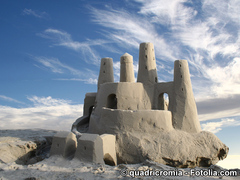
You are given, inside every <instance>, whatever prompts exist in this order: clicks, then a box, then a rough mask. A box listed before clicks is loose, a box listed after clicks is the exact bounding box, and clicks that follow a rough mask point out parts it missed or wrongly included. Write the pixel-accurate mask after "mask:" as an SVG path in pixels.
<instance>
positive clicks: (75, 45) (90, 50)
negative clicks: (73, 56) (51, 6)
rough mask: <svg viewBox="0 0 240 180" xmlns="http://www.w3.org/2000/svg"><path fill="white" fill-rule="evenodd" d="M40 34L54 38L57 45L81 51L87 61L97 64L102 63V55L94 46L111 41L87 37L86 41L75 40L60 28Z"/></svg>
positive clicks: (47, 37) (40, 34)
mask: <svg viewBox="0 0 240 180" xmlns="http://www.w3.org/2000/svg"><path fill="white" fill-rule="evenodd" d="M38 35H39V36H41V37H43V38H46V39H50V40H52V41H53V42H54V45H55V46H63V47H66V48H69V49H71V50H74V51H77V52H81V53H82V55H83V58H84V60H85V61H86V62H87V63H90V64H95V65H97V66H98V65H99V63H100V59H101V57H100V56H99V54H98V53H97V51H95V50H94V46H102V45H106V44H107V43H109V41H106V40H102V39H95V40H90V39H87V40H86V41H85V42H78V41H74V40H73V39H72V37H71V35H70V34H69V33H67V32H65V31H61V30H58V29H46V30H45V31H44V32H43V33H39V34H38Z"/></svg>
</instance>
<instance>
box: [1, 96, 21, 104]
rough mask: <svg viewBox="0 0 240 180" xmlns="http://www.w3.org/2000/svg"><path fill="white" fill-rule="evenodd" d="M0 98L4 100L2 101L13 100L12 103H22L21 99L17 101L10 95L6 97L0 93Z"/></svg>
mask: <svg viewBox="0 0 240 180" xmlns="http://www.w3.org/2000/svg"><path fill="white" fill-rule="evenodd" d="M0 99H2V100H4V101H8V102H14V103H19V104H24V103H23V102H21V101H18V100H16V99H13V98H11V97H7V96H4V95H0Z"/></svg>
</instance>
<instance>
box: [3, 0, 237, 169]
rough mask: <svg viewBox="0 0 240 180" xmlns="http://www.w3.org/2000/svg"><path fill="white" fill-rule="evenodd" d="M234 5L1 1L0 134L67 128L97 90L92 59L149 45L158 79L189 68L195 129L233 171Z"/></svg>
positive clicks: (227, 1)
mask: <svg viewBox="0 0 240 180" xmlns="http://www.w3.org/2000/svg"><path fill="white" fill-rule="evenodd" d="M239 12H240V1H239V0H199V1H194V0H168V1H164V0H122V1H113V0H102V1H97V0H69V1H63V0H52V1H41V0H34V1H30V0H21V1H19V0H12V1H9V0H1V2H0V129H27V128H45V129H56V130H70V128H71V125H72V123H73V122H74V121H75V120H76V119H77V118H78V117H80V116H81V115H82V113H83V103H84V97H85V94H86V93H87V92H96V91H97V79H98V73H99V68H100V66H99V65H100V60H101V58H103V57H111V58H113V68H114V79H115V82H119V72H120V63H119V61H120V57H121V56H122V55H123V54H124V53H126V52H127V53H129V54H131V55H132V56H133V60H134V62H133V64H134V72H135V77H137V70H138V53H139V51H138V50H139V44H140V43H142V42H152V43H153V44H154V47H155V55H156V63H157V72H158V80H159V82H168V81H173V66H174V61H175V60H177V59H186V60H187V61H188V63H189V69H190V74H191V81H192V87H193V92H194V96H195V100H196V104H197V108H198V114H199V120H200V124H201V127H202V129H203V130H206V131H210V132H213V133H214V134H215V135H216V136H217V137H218V138H219V139H220V140H221V141H222V142H223V143H225V144H226V145H227V146H228V147H229V148H230V150H229V154H228V157H227V158H226V159H225V160H224V161H221V162H220V163H218V164H219V165H220V166H222V167H225V168H237V167H238V168H240V143H239V137H240V70H239V69H240V14H239Z"/></svg>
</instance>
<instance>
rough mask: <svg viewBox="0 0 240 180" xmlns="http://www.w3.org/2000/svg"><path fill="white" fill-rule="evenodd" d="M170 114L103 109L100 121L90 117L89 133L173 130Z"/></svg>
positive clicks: (167, 112)
mask: <svg viewBox="0 0 240 180" xmlns="http://www.w3.org/2000/svg"><path fill="white" fill-rule="evenodd" d="M171 120H172V114H171V112H170V111H164V110H135V111H132V110H121V109H108V108H103V109H102V114H101V119H100V120H98V119H97V116H93V117H91V121H90V126H89V131H88V132H89V133H99V134H104V133H110V134H116V133H117V132H119V130H120V131H122V132H129V133H131V132H151V133H154V132H155V133H159V132H161V131H170V130H173V127H172V121H171Z"/></svg>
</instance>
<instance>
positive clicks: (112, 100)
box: [107, 94, 117, 109]
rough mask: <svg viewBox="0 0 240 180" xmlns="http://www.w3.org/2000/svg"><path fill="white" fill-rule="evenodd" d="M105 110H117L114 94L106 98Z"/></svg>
mask: <svg viewBox="0 0 240 180" xmlns="http://www.w3.org/2000/svg"><path fill="white" fill-rule="evenodd" d="M107 108H110V109H117V97H116V94H110V95H109V96H108V98H107Z"/></svg>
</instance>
